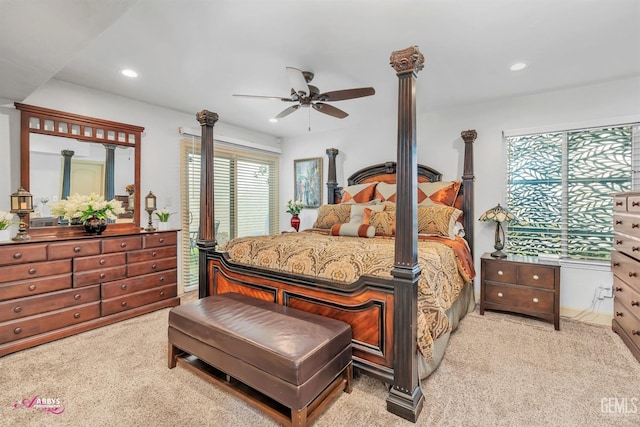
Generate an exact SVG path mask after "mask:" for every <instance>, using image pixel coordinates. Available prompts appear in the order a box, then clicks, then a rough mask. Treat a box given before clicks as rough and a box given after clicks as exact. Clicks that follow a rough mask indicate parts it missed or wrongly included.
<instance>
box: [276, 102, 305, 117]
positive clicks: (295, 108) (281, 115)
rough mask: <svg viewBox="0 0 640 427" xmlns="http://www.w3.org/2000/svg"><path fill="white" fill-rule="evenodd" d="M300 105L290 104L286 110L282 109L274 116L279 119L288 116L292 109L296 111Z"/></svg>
mask: <svg viewBox="0 0 640 427" xmlns="http://www.w3.org/2000/svg"><path fill="white" fill-rule="evenodd" d="M300 107H301V105H300V104H297V105H292V106H291V107H289V108H287V109H286V110H283V111H282V112H281V113H280V114H278V115H277V116H276V119H281V118H283V117H286V116H288V115H289V114H291V113H293V112H294V111H296V110H297V109H298V108H300Z"/></svg>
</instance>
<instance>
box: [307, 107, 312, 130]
mask: <svg viewBox="0 0 640 427" xmlns="http://www.w3.org/2000/svg"><path fill="white" fill-rule="evenodd" d="M307 110H308V111H309V132H311V108H307Z"/></svg>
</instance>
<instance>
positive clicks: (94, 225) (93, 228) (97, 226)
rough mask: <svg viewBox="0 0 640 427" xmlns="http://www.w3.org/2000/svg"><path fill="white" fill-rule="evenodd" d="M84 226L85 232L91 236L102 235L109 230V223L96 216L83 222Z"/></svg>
mask: <svg viewBox="0 0 640 427" xmlns="http://www.w3.org/2000/svg"><path fill="white" fill-rule="evenodd" d="M82 225H83V226H84V230H85V231H86V232H87V233H89V234H97V235H100V234H102V232H103V231H104V230H106V229H107V221H106V220H104V219H99V218H96V217H95V216H92V217H91V218H87V220H86V221H85V222H83V223H82Z"/></svg>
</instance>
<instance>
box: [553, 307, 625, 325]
mask: <svg viewBox="0 0 640 427" xmlns="http://www.w3.org/2000/svg"><path fill="white" fill-rule="evenodd" d="M583 312H584V310H578V309H575V308H569V307H560V317H564V318H568V319H571V320H577V321H579V322H584V323H592V324H595V325H605V326H611V319H612V318H613V313H610V312H608V311H607V312H604V311H594V312H590V313H586V314H582V315H581V316H580V317H577V316H578V315H579V314H581V313H583Z"/></svg>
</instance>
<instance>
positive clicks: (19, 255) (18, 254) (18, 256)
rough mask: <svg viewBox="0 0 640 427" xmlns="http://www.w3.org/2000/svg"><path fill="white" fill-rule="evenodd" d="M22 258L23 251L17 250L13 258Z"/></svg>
mask: <svg viewBox="0 0 640 427" xmlns="http://www.w3.org/2000/svg"><path fill="white" fill-rule="evenodd" d="M20 258H22V253H21V252H16V253H15V254H13V259H20Z"/></svg>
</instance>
